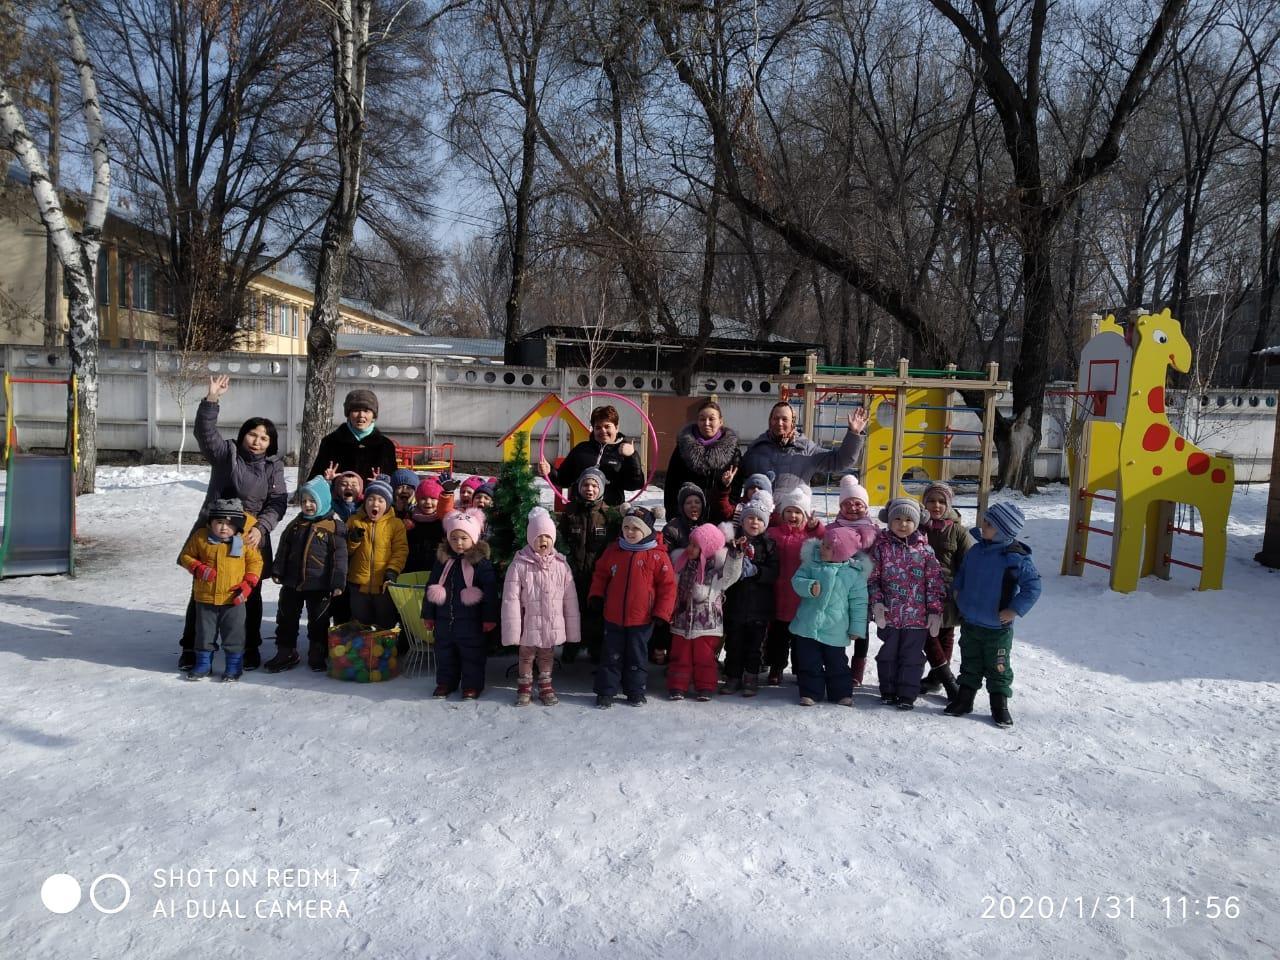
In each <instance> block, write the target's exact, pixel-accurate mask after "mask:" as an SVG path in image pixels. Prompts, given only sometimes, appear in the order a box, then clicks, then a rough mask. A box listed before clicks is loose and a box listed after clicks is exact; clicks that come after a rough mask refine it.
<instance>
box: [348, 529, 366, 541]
mask: <svg viewBox="0 0 1280 960" xmlns="http://www.w3.org/2000/svg"><path fill="white" fill-rule="evenodd" d="M347 539H348V540H349V541H350V542H351V543H364V528H363V527H356V528H355V529H354V530H348V531H347Z"/></svg>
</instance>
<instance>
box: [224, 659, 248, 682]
mask: <svg viewBox="0 0 1280 960" xmlns="http://www.w3.org/2000/svg"><path fill="white" fill-rule="evenodd" d="M243 674H244V654H243V653H228V654H227V666H226V668H225V669H224V670H223V672H222V680H223V682H224V683H234V682H235V681H236V680H239V679H240V677H241V676H242V675H243Z"/></svg>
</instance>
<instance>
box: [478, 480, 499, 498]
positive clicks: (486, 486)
mask: <svg viewBox="0 0 1280 960" xmlns="http://www.w3.org/2000/svg"><path fill="white" fill-rule="evenodd" d="M482 493H483V494H484V495H485V496H486V497H488V498H489V499H490V500H496V499H497V497H498V480H497V478H496V477H490V478H489V479H488V480H486V481H485V482H484V483H482V484H480V486H478V487H476V492H475V494H474V495H475V496H479V495H480V494H482Z"/></svg>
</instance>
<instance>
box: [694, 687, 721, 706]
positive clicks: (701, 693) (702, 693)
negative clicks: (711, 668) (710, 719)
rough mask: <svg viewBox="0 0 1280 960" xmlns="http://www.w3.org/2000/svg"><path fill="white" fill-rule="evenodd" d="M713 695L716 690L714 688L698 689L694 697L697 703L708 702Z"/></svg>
mask: <svg viewBox="0 0 1280 960" xmlns="http://www.w3.org/2000/svg"><path fill="white" fill-rule="evenodd" d="M715 695H716V692H715V691H714V690H698V691H696V693H695V694H694V699H695V700H697V701H698V702H699V703H708V702H710V701H711V699H712V698H713V697H715Z"/></svg>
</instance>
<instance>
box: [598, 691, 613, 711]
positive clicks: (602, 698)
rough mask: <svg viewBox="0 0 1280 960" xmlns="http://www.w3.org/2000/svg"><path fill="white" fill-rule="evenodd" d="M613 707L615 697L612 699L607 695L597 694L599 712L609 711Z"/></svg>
mask: <svg viewBox="0 0 1280 960" xmlns="http://www.w3.org/2000/svg"><path fill="white" fill-rule="evenodd" d="M612 706H613V697H610V696H608V695H607V694H603V693H598V694H596V709H597V710H608V709H609V708H610V707H612Z"/></svg>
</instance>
